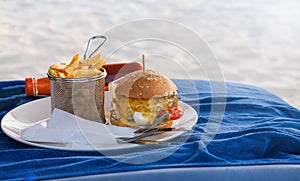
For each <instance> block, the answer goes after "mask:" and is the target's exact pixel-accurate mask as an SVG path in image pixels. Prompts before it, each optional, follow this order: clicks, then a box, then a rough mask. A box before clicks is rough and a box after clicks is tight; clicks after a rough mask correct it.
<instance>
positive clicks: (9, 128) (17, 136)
mask: <svg viewBox="0 0 300 181" xmlns="http://www.w3.org/2000/svg"><path fill="white" fill-rule="evenodd" d="M50 102H51V99H50V96H49V97H46V98H40V99H37V100H34V101H30V102H27V103H24V104H22V105H19V106H17V107H16V108H14V109H12V110H10V111H9V112H8V113H6V114H5V116H4V117H3V118H2V121H1V129H2V131H3V132H4V133H5V134H6V135H7V136H8V137H10V138H11V139H13V140H15V141H17V142H20V143H23V144H26V145H29V146H34V147H40V148H48V149H55V150H65V151H96V150H97V151H114V150H122V149H133V148H137V147H140V146H143V145H138V144H130V143H129V144H118V146H116V145H114V146H109V145H99V147H97V148H95V147H94V146H93V147H88V148H87V147H83V148H79V147H66V146H65V145H62V144H50V143H36V142H30V141H26V140H24V139H22V138H21V132H22V131H23V130H24V129H26V128H28V127H30V126H33V125H35V124H38V123H39V122H41V121H43V120H44V119H48V118H49V117H50V114H51V109H50ZM39 104H41V105H45V107H47V106H48V108H49V110H48V113H49V115H37V116H41V117H44V119H39V120H36V121H32V122H29V123H25V122H24V121H22V120H18V119H16V118H15V116H14V114H16V113H19V112H20V110H22V109H28V107H29V108H30V107H33V106H36V105H39ZM180 104H181V105H182V107H183V109H184V111H185V110H189V112H190V113H191V115H186V113H184V114H183V117H182V118H180V119H179V120H176V121H177V123H180V121H182V123H185V122H184V119H186V116H189V117H190V118H189V120H190V121H189V122H188V125H184V124H183V128H186V129H192V127H193V126H194V125H195V124H196V123H197V120H198V115H197V112H196V111H195V110H194V109H193V108H192V107H191V106H190V105H188V104H186V103H184V102H182V101H180ZM105 105H106V103H105ZM106 106H107V105H106ZM35 111H36V112H38V110H35ZM46 112H47V111H46ZM28 114H29V113H28ZM28 114H25V115H24V116H25V117H26V116H28ZM30 114H32V113H31V112H30ZM42 114H45V112H44V113H42ZM13 122H16V123H18V124H20V125H22V124H24V125H23V126H24V127H23V128H22V126H21V128H14V125H13ZM14 129H18V131H20V132H19V133H17V132H15V131H13V130H14ZM183 133H184V131H177V132H174V133H172V134H171V135H170V134H169V136H166V137H163V138H162V139H159V140H160V141H168V140H171V139H174V138H176V137H178V136H179V135H181V134H183ZM163 134H164V133H163ZM102 146H104V147H102Z"/></svg>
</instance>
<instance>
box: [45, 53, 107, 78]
mask: <svg viewBox="0 0 300 181" xmlns="http://www.w3.org/2000/svg"><path fill="white" fill-rule="evenodd" d="M105 63H106V60H104V59H102V56H101V54H98V55H96V56H95V57H91V58H88V59H86V60H83V61H81V60H80V58H79V54H76V55H74V56H73V58H72V60H71V62H70V63H69V64H66V63H61V64H53V65H51V66H50V67H49V70H48V73H49V74H50V75H51V76H53V77H60V78H83V77H91V76H95V75H99V74H101V73H102V71H101V68H102V66H103V65H104V64H105Z"/></svg>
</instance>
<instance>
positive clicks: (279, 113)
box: [0, 80, 300, 180]
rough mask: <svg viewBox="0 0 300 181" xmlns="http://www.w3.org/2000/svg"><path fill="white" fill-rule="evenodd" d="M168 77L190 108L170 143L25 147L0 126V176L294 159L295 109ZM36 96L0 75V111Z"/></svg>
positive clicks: (250, 90) (249, 92) (243, 90)
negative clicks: (188, 120)
mask: <svg viewBox="0 0 300 181" xmlns="http://www.w3.org/2000/svg"><path fill="white" fill-rule="evenodd" d="M174 82H175V84H176V85H177V86H178V88H179V95H180V99H181V100H182V101H183V102H185V103H187V104H189V105H191V106H192V107H193V108H194V109H195V110H196V111H197V112H198V121H197V124H196V125H195V126H194V128H193V130H191V131H188V132H186V133H184V134H182V135H181V136H179V137H178V138H175V139H174V141H173V144H174V145H171V146H161V147H154V148H152V149H147V150H136V151H129V152H126V153H115V154H111V155H107V154H106V153H100V152H97V151H90V152H75V151H61V150H52V149H44V148H37V147H31V146H28V145H24V144H22V143H18V142H16V141H14V140H12V139H11V138H9V137H7V136H6V135H5V134H4V133H3V131H2V130H1V131H0V170H1V173H2V174H0V179H1V180H4V179H16V180H18V179H20V180H21V179H29V180H30V179H33V180H34V179H52V178H65V177H74V176H84V175H93V174H102V173H103V174H104V173H115V172H124V171H129V170H130V171H132V170H145V169H152V168H175V167H204V166H206V167H208V166H209V167H218V166H243V165H266V164H300V111H299V110H298V109H296V108H294V107H292V106H290V105H288V104H287V103H286V102H284V101H283V100H282V99H280V98H279V97H277V96H275V95H273V94H272V93H270V92H268V91H266V90H264V89H261V88H259V87H254V86H250V85H245V84H238V83H225V84H223V83H221V82H208V81H202V80H194V81H191V80H174ZM39 98H41V97H35V98H34V97H27V96H26V95H25V94H24V81H7V82H0V118H1V119H2V117H3V116H4V115H5V114H6V113H7V112H8V111H10V110H11V109H13V108H14V107H17V106H18V105H21V104H23V103H25V102H29V101H32V100H35V99H39ZM158 155H159V157H158ZM160 157H161V158H160ZM155 158H158V159H156V160H155ZM147 159H148V160H155V161H153V162H147V161H145V160H147ZM4 173H5V174H4Z"/></svg>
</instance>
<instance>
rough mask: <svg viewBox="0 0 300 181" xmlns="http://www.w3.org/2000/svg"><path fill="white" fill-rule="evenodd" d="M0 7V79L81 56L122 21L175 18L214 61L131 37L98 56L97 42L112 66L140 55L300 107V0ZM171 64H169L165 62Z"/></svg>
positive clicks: (175, 71) (176, 72)
mask: <svg viewBox="0 0 300 181" xmlns="http://www.w3.org/2000/svg"><path fill="white" fill-rule="evenodd" d="M0 7H1V11H0V17H1V18H0V27H1V29H0V40H1V41H0V47H1V48H0V63H1V66H0V80H1V81H5V80H16V79H18V80H20V79H21V80H22V79H24V78H25V77H44V76H45V75H46V74H45V73H46V71H47V69H48V67H49V65H51V64H53V63H57V62H66V61H69V60H70V59H71V57H72V56H73V55H74V54H75V53H81V55H82V54H83V53H84V49H85V46H86V43H87V40H88V38H89V37H90V36H92V35H95V34H103V33H107V34H109V32H111V30H112V29H114V27H118V26H120V24H123V25H124V24H126V22H127V23H128V22H132V21H134V20H141V19H145V18H154V19H158V20H162V21H165V20H169V21H171V22H172V23H175V24H176V23H178V26H184V27H186V28H187V29H189V30H191V31H192V32H194V33H195V34H197V36H198V37H200V38H201V40H203V42H202V43H206V45H207V46H208V47H209V49H210V50H211V51H212V53H213V55H214V56H215V60H214V63H210V62H209V61H200V65H199V64H198V65H197V66H194V65H195V64H194V63H195V60H194V59H192V58H191V56H190V55H191V54H190V52H184V51H183V50H184V47H179V48H178V47H177V48H176V46H174V45H172V44H170V42H168V43H166V42H158V41H155V42H151V43H149V41H148V42H147V43H145V42H139V41H135V43H132V44H128V45H127V46H125V47H122V51H119V53H116V54H118V56H113V57H112V56H110V57H109V56H108V55H105V53H107V51H105V49H106V48H107V47H105V46H104V47H102V50H101V51H103V55H104V56H107V58H108V59H109V61H110V63H114V61H117V60H115V59H119V60H120V59H121V60H130V59H131V60H138V59H139V56H140V53H141V52H146V54H147V55H148V56H147V61H148V66H149V67H151V66H154V68H155V65H158V64H159V68H161V69H162V70H164V71H165V72H166V74H168V75H170V76H171V77H173V76H174V77H180V76H182V77H183V78H186V77H185V75H184V73H183V71H180V68H182V69H184V70H185V72H186V70H191V71H190V72H191V73H190V74H192V75H193V76H191V77H193V78H198V79H205V78H207V79H210V80H212V79H223V80H224V81H227V82H238V83H245V84H251V85H255V86H259V87H262V88H264V89H267V90H269V91H271V92H273V93H274V94H276V95H278V96H279V97H281V98H282V99H284V100H285V101H287V102H288V103H289V104H291V105H293V106H294V107H297V108H300V95H299V92H300V60H299V58H300V48H299V46H300V34H299V31H300V21H299V19H298V18H299V17H300V1H297V0H294V1H292V0H287V1H280V0H275V1H274V0H249V1H234V0H228V1H217V0H195V1H185V2H183V1H158V0H152V1H133V0H132V1H126V2H125V1H120V2H118V1H108V0H104V1H85V0H78V1H50V0H49V1H34V0H25V1H1V2H0ZM154 27H155V29H156V30H158V31H161V32H165V33H166V34H167V35H166V37H167V36H170V37H175V38H176V37H177V38H179V39H180V38H181V39H180V40H181V41H182V42H184V41H185V40H188V38H187V39H185V38H184V37H183V38H182V36H178V35H176V32H173V31H172V30H170V29H169V28H170V27H167V28H166V27H160V26H156V25H154ZM164 28H165V29H164ZM136 30H139V31H136ZM152 31H153V26H151V27H149V26H148V27H147V26H144V27H141V26H140V27H136V29H135V31H133V30H132V29H131V30H130V29H128V30H127V31H125V30H120V32H121V33H120V34H116V33H113V34H111V35H113V37H112V36H110V37H108V38H109V40H111V41H110V42H117V40H118V39H122V38H124V37H128V38H129V40H132V39H133V38H134V37H135V35H136V33H140V32H143V33H145V32H148V33H151V32H152ZM182 33H183V34H184V33H186V34H189V31H184V32H182ZM123 43H125V42H123ZM153 46H155V47H153ZM195 47H196V48H199V49H200V48H201V46H200V47H199V45H194V48H195ZM204 54H205V53H204ZM203 57H205V55H204V56H203ZM160 59H161V60H160ZM174 59H176V61H175V60H174ZM203 59H204V58H203ZM154 60H156V61H157V60H160V62H158V63H157V62H155V61H154ZM177 60H178V61H177ZM207 60H208V59H207ZM168 61H169V62H168ZM174 61H175V64H176V65H177V66H176V68H172V66H169V65H170V64H169V63H170V62H173V63H174ZM149 62H150V63H149ZM199 72H200V73H199ZM214 72H217V74H218V75H216V77H215V75H213V73H214ZM200 74H201V75H200ZM220 75H222V77H221V78H220V77H219V76H220Z"/></svg>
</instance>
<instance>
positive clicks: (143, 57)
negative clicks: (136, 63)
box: [142, 53, 146, 73]
mask: <svg viewBox="0 0 300 181" xmlns="http://www.w3.org/2000/svg"><path fill="white" fill-rule="evenodd" d="M142 64H143V73H145V69H146V68H145V67H146V66H145V54H144V53H143V54H142Z"/></svg>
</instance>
